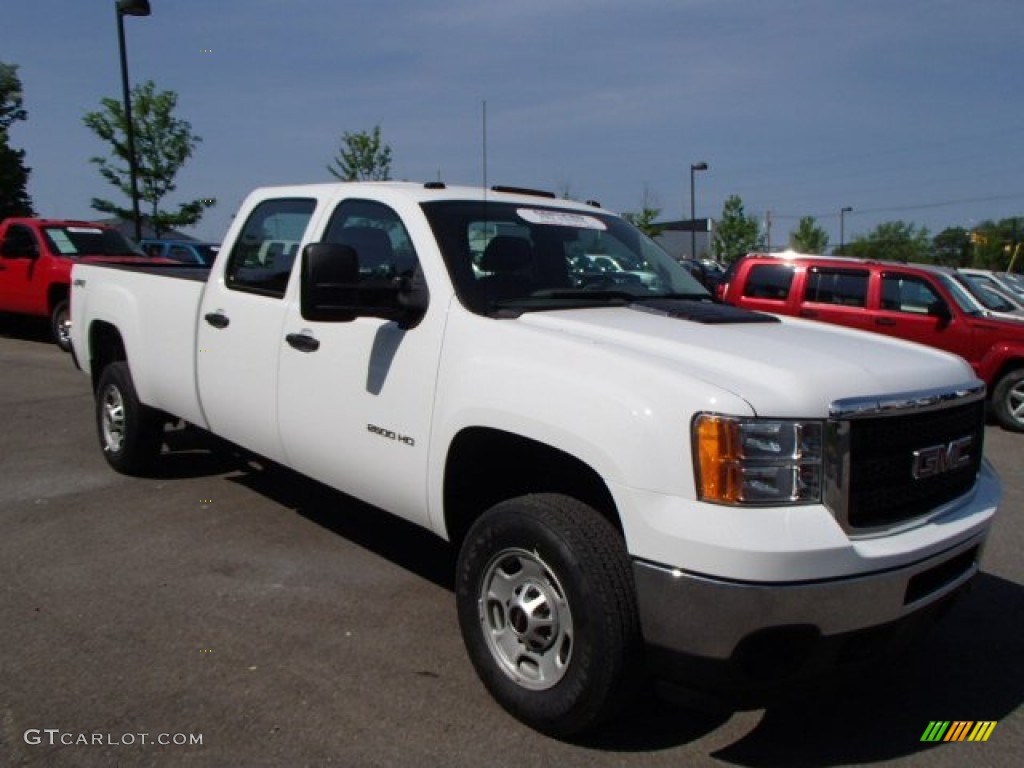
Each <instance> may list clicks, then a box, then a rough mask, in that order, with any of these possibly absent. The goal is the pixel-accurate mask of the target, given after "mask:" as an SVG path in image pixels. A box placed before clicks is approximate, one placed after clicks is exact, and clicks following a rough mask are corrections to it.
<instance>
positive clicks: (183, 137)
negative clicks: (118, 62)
mask: <svg viewBox="0 0 1024 768" xmlns="http://www.w3.org/2000/svg"><path fill="white" fill-rule="evenodd" d="M131 98H132V125H133V130H134V137H135V156H136V159H137V166H138V168H137V170H138V180H139V199H140V200H141V201H142V202H143V203H145V204H146V205H147V206H148V211H147V212H146V213H144V214H143V218H144V219H146V220H147V221H148V222H149V224H150V226H151V228H152V229H153V231H154V232H155V234H156V236H157V237H160V236H161V235H163V233H164V232H166V231H167V230H169V229H172V228H176V227H190V226H195V225H196V224H198V223H199V221H200V219H202V217H203V213H204V212H205V211H206V209H208V208H211V207H212V206H213V205H215V204H216V201H215V200H212V199H209V198H200V199H196V200H190V201H188V202H185V203H181V204H179V205H178V207H177V210H174V211H167V210H163V209H162V208H161V207H160V204H161V202H162V201H163V199H164V198H165V197H167V196H168V195H169V194H170V193H172V192H174V191H175V190H176V189H177V184H176V183H175V181H174V180H175V178H176V177H177V175H178V172H179V171H181V169H182V167H183V166H184V165H185V163H186V162H187V161H188V159H189V158H190V157H192V153H193V152H194V151H195V149H196V147H197V146H198V145H199V143H200V142H201V141H202V139H201V138H200V137H199V136H197V135H196V134H195V133H193V132H192V125H191V123H189V122H188V121H187V120H182V119H180V118H177V117H175V116H174V110H175V108H176V107H177V105H178V94H176V93H175V92H174V91H157V90H156V85H155V84H154V83H153V81H152V80H147V81H146V82H145V83H141V84H139V85H137V86H136V87H135V88H133V89H132V97H131ZM100 104H101V105H102V108H101V109H100V110H98V111H96V112H89V113H87V114H86V115H85V117H84V118H83V122H84V123H85V125H86V126H87V127H88V128H89V129H90V130H91V131H92V132H93V133H95V134H96V135H97V136H98V137H99V138H100V140H101V141H103V142H105V143H107V144H109V145H110V149H111V153H112V156H111V157H109V158H108V157H93V158H91V162H93V163H95V164H96V165H97V166H98V167H99V171H100V175H101V176H103V178H104V179H106V180H107V181H108V182H110V184H112V185H113V186H114V187H116V188H117V189H118V190H119V191H120V192H122V193H123V194H124V195H125V196H126V197H128V199H129V200H131V194H132V186H131V175H130V164H129V155H128V140H127V133H126V126H127V121H126V120H125V114H124V105H123V104H122V103H121V102H120V101H118V100H117V99H109V98H108V99H102V100H101V101H100ZM92 207H93V208H94V209H96V210H97V211H100V212H102V213H107V214H110V215H112V216H117V217H118V218H121V219H125V220H131V219H132V217H133V212H132V210H131V208H124V207H122V206H120V205H118V204H116V203H114V202H111V201H110V200H103V199H100V198H93V200H92Z"/></svg>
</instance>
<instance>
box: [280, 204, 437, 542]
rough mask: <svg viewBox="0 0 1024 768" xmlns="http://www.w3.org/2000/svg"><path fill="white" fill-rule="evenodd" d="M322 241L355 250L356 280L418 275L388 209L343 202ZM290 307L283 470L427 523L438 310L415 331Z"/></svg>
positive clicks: (398, 222)
mask: <svg viewBox="0 0 1024 768" xmlns="http://www.w3.org/2000/svg"><path fill="white" fill-rule="evenodd" d="M323 241H324V242H332V243H341V244H345V245H349V246H351V247H352V248H354V249H355V251H356V254H357V256H358V259H359V265H360V279H375V280H380V279H381V278H385V279H388V278H395V277H399V276H401V275H405V276H409V277H414V278H415V279H422V273H421V271H420V269H419V262H418V259H417V255H416V249H415V247H414V245H413V242H412V240H411V238H410V237H409V232H408V229H407V227H406V226H405V224H404V223H403V221H402V219H401V218H400V216H399V215H398V213H396V212H395V211H394V210H393V209H392V208H390V207H389V206H387V205H384V204H382V203H380V202H375V201H367V200H345V201H342V202H341V203H340V204H339V205H338V207H337V208H336V209H335V210H334V212H333V213H332V215H331V219H330V221H329V223H328V226H327V229H326V232H325V234H324V237H323ZM300 310H301V308H300V306H299V304H298V302H297V301H295V302H291V305H290V306H289V308H288V314H287V318H286V320H285V323H284V329H283V336H284V337H285V345H284V346H283V347H282V351H281V368H280V380H279V382H280V383H279V393H280V398H279V401H278V413H279V418H280V425H281V438H282V441H283V443H284V449H285V454H286V455H287V457H288V463H289V465H290V466H292V467H294V468H295V469H297V470H299V471H300V472H302V473H303V474H307V475H309V476H311V477H315V478H316V479H318V480H320V481H321V482H324V483H326V484H328V485H330V486H333V487H335V488H340V489H342V490H344V491H346V492H347V493H350V494H352V495H353V496H356V497H357V498H361V499H363V500H364V501H367V502H369V503H371V504H374V505H376V506H379V507H382V508H385V509H387V510H389V511H391V512H393V513H395V514H398V515H401V516H403V517H405V518H407V519H410V520H413V521H415V522H417V523H419V524H421V525H426V524H427V518H426V498H427V459H428V455H429V439H430V430H431V419H432V413H433V403H434V391H435V385H436V378H437V366H438V361H439V358H440V353H441V340H442V335H443V331H444V322H445V313H444V311H443V308H441V307H439V306H437V305H436V303H432V304H431V305H430V307H429V308H428V310H427V313H426V315H425V316H424V317H423V319H422V320H421V321H420V322H419V324H418V325H416V326H415V327H414V328H410V329H408V330H403V329H402V328H400V327H399V326H398V324H397V323H395V322H393V321H389V320H382V319H378V318H373V317H360V318H357V319H356V320H354V321H351V322H312V321H309V320H306V319H304V318H303V317H302V315H301V311H300Z"/></svg>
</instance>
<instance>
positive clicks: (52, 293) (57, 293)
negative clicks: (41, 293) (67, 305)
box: [46, 283, 68, 314]
mask: <svg viewBox="0 0 1024 768" xmlns="http://www.w3.org/2000/svg"><path fill="white" fill-rule="evenodd" d="M67 298H68V286H67V285H65V284H64V283H55V284H53V285H51V286H50V288H49V290H48V291H47V292H46V312H47V314H53V310H54V309H55V308H56V307H57V305H58V304H59V303H60V302H62V301H64V300H65V299H67Z"/></svg>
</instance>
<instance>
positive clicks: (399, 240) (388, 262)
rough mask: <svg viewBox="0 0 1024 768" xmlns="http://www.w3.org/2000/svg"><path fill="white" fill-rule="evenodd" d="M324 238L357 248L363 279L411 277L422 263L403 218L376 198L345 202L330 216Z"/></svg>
mask: <svg viewBox="0 0 1024 768" xmlns="http://www.w3.org/2000/svg"><path fill="white" fill-rule="evenodd" d="M323 239H324V242H327V243H337V244H339V245H347V246H350V247H351V248H353V249H354V250H355V252H356V255H357V256H358V258H359V277H360V280H363V281H365V280H375V279H385V280H387V279H392V278H395V277H411V276H412V275H413V272H414V271H415V269H416V266H417V264H418V263H419V262H418V260H417V258H416V249H415V248H414V247H413V244H412V240H411V239H410V238H409V233H408V231H407V230H406V228H405V225H404V224H403V223H402V219H401V218H400V217H399V215H398V214H397V213H396V212H395V211H393V210H392V209H391V208H389V207H388V206H386V205H384V204H383V203H378V202H375V201H373V200H345V201H344V202H342V203H341V204H340V205H339V206H338V207H337V209H335V211H334V213H333V215H332V216H331V220H330V222H329V223H328V224H327V231H326V232H325V233H324V238H323Z"/></svg>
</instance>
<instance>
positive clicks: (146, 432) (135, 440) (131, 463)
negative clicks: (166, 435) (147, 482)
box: [96, 362, 164, 475]
mask: <svg viewBox="0 0 1024 768" xmlns="http://www.w3.org/2000/svg"><path fill="white" fill-rule="evenodd" d="M163 426H164V424H163V419H162V418H161V415H160V412H159V411H156V410H154V409H152V408H150V407H148V406H146V405H143V404H142V403H140V402H139V398H138V396H137V395H136V394H135V385H134V384H133V383H132V374H131V371H130V370H129V369H128V364H127V363H124V362H117V363H111V364H110V365H108V366H107V367H106V368H104V369H103V373H101V374H100V381H99V385H98V386H97V387H96V431H97V433H98V435H99V439H100V447H101V448H102V449H103V456H104V457H105V458H106V460H107V463H108V464H110V466H111V467H113V468H114V469H115V470H117V471H118V472H120V473H122V474H125V475H145V474H146V473H147V472H148V471H149V470H150V469H152V467H153V464H154V462H155V460H156V457H157V456H158V455H159V453H160V448H161V444H162V441H163Z"/></svg>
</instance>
